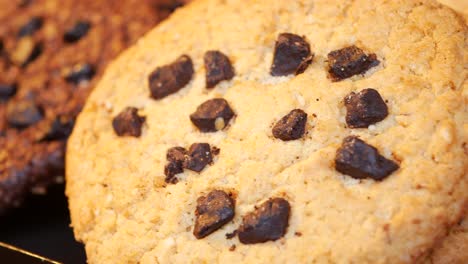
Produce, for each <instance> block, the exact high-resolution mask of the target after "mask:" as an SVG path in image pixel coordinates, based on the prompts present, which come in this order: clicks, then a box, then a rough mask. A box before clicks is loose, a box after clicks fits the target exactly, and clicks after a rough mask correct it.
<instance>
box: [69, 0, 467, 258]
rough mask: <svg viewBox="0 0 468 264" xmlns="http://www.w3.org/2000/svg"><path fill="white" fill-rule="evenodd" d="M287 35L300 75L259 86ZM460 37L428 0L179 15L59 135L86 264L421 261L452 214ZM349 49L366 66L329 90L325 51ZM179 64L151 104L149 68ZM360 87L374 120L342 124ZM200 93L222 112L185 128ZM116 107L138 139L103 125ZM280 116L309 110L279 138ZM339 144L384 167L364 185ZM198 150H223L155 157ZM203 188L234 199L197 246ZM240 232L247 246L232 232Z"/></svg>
mask: <svg viewBox="0 0 468 264" xmlns="http://www.w3.org/2000/svg"><path fill="white" fill-rule="evenodd" d="M285 32H287V33H293V34H297V35H298V36H305V39H306V40H307V42H308V43H309V44H310V51H311V53H313V60H312V62H311V63H310V61H308V63H310V65H306V66H304V67H305V69H303V68H301V70H303V73H299V74H297V75H295V74H294V73H293V74H290V75H287V76H280V77H272V75H271V73H270V69H271V65H272V62H273V55H274V52H275V42H276V41H277V39H278V36H279V35H280V34H281V33H285ZM466 34H467V28H466V25H465V24H464V22H463V20H462V19H461V18H460V17H458V16H457V15H456V14H455V13H454V12H452V11H451V10H449V9H448V8H445V7H442V6H440V5H439V4H437V3H435V2H434V1H430V0H427V1H398V0H393V1H383V0H378V1H371V0H355V1H331V2H330V1H329V0H328V1H321V0H315V1H312V0H302V1H269V0H257V1H249V4H248V6H246V5H245V3H241V2H240V1H230V0H224V1H221V0H201V1H196V2H194V3H193V4H191V5H189V6H188V7H186V8H183V9H180V10H179V11H176V13H175V14H174V15H173V16H172V18H170V19H169V20H168V21H166V22H164V23H162V24H161V25H160V26H158V27H157V28H156V29H154V30H153V31H151V32H150V33H149V34H148V35H146V36H145V37H144V38H143V39H141V40H140V41H139V42H138V43H137V44H136V45H135V46H134V47H132V48H131V49H129V50H127V51H126V52H125V53H124V54H123V55H121V56H120V58H119V59H117V60H116V61H115V62H113V63H112V65H111V66H110V67H109V68H108V70H107V73H106V74H105V75H104V77H103V79H102V81H101V82H100V84H99V85H98V87H97V89H96V90H95V91H94V92H93V93H92V95H91V97H90V98H89V101H88V102H87V104H86V106H85V109H84V111H83V112H82V114H81V115H80V117H79V118H78V121H77V125H76V127H75V130H74V132H73V134H72V137H71V140H70V141H69V144H68V153H67V154H68V155H67V195H68V197H69V201H70V209H71V216H72V225H73V227H74V230H75V235H76V237H77V238H78V239H80V240H82V241H83V242H84V243H85V244H86V252H87V256H88V259H89V262H90V263H310V262H317V263H329V262H334V263H349V262H354V263H410V262H415V261H423V260H424V259H426V257H427V255H428V254H429V253H430V251H431V249H432V248H433V247H434V246H435V245H436V244H437V242H438V241H439V240H440V239H442V238H443V237H444V236H445V235H446V233H447V229H448V228H450V227H451V226H452V225H454V224H455V223H456V222H458V221H459V219H460V217H461V213H462V211H463V208H464V207H465V206H466V200H467V193H466V190H467V188H468V179H467V176H466V169H467V164H466V155H467V151H468V150H467V147H466V132H467V129H468V128H467V123H468V122H467V121H468V120H467V115H466V108H465V107H466V102H467V97H466V96H467V90H466V89H467V84H466V74H467V71H466V69H465V68H464V65H465V64H466V63H467V58H468V57H467V54H466V51H467V49H466V43H467V42H466ZM351 45H356V46H358V47H360V48H362V49H363V50H364V51H365V52H366V53H367V54H371V53H372V54H375V55H376V58H377V59H378V60H379V62H380V63H379V64H378V65H377V66H375V67H372V68H370V69H369V70H368V71H367V72H366V73H365V74H363V75H354V76H353V77H351V78H347V79H344V80H340V81H336V80H333V79H332V78H330V75H329V73H328V58H327V54H329V53H330V52H331V51H335V50H339V49H342V48H344V47H349V46H351ZM210 50H218V51H220V52H222V53H223V54H225V55H226V56H227V57H228V58H229V59H230V61H231V62H232V66H233V68H234V72H235V76H234V77H233V78H232V79H231V80H225V81H222V82H220V83H218V84H217V85H216V86H215V87H214V88H211V89H207V88H206V80H205V74H206V73H205V67H204V60H203V58H204V54H205V53H206V52H207V51H210ZM304 50H306V48H302V49H301V50H300V51H301V52H302V51H304ZM183 54H186V55H187V56H189V57H190V58H191V60H192V61H193V76H192V78H191V80H190V82H189V83H188V84H187V85H184V86H183V87H182V88H180V89H179V87H178V86H176V85H175V84H174V86H173V88H174V91H175V92H173V93H172V94H170V95H167V96H165V97H164V98H158V99H154V98H151V92H152V91H153V90H151V89H150V86H151V85H150V84H149V76H150V75H151V76H159V75H158V74H155V69H156V68H158V67H163V66H165V68H164V70H161V68H159V69H160V72H162V71H167V72H176V70H174V69H175V66H168V65H172V64H173V63H174V62H176V61H177V60H180V58H182V59H183V58H184V57H181V55H183ZM298 54H299V53H298ZM305 54H306V53H305ZM303 57H304V58H305V56H303ZM308 59H310V57H309V58H308ZM186 61H187V59H184V62H186ZM275 61H276V60H275ZM181 72H183V71H181ZM185 72H190V71H185ZM296 73H297V71H296ZM182 76H184V78H183V79H184V80H185V79H186V78H185V77H186V76H185V75H183V74H182ZM155 85H156V86H151V87H153V88H154V87H158V85H157V82H156V83H155ZM175 88H177V89H175ZM366 88H373V89H375V90H377V91H378V92H379V94H380V95H381V97H382V98H383V100H384V101H385V104H386V106H387V107H388V116H386V117H385V118H383V120H381V119H382V118H380V117H379V119H378V120H381V121H378V122H375V123H374V124H371V125H369V126H368V127H367V128H350V127H349V126H348V125H347V123H346V122H347V121H346V114H347V108H346V107H345V103H344V98H345V97H346V96H347V95H349V94H350V93H351V92H356V93H358V92H360V91H362V90H364V89H366ZM155 89H156V88H155ZM213 98H224V99H225V100H226V101H227V102H228V104H229V106H230V108H232V110H233V112H234V113H235V116H234V117H233V118H232V119H229V123H228V124H225V123H224V121H223V120H224V119H223V118H224V117H222V118H221V119H222V120H221V119H220V120H221V121H223V122H221V121H220V122H221V123H222V125H221V126H219V129H217V128H216V127H217V126H216V124H215V128H216V130H218V131H217V132H203V131H201V129H200V127H197V126H196V125H194V123H192V122H191V118H190V117H191V114H193V113H194V112H195V111H197V108H198V107H199V106H200V105H201V104H202V103H204V102H206V101H207V100H209V99H213ZM127 107H135V108H137V109H138V114H136V113H135V112H133V115H132V116H129V117H128V119H129V120H143V119H142V117H141V116H144V122H138V124H141V135H139V136H118V135H117V134H116V132H115V131H114V129H113V120H114V118H115V117H116V116H118V115H119V114H120V113H122V112H124V109H126V108H127ZM293 109H301V110H303V111H304V112H305V113H306V114H307V123H306V125H305V132H304V134H301V135H300V136H299V137H296V136H294V137H293V140H281V139H280V138H277V137H275V136H274V135H273V133H272V128H273V127H276V124H277V123H278V121H280V120H282V118H283V117H286V116H287V115H288V113H290V112H291V110H293ZM302 116H303V115H302ZM211 118H212V119H210V120H208V121H207V122H215V121H216V120H215V119H213V118H214V117H211ZM286 119H287V118H286ZM286 119H285V120H286ZM226 120H227V119H226ZM291 120H292V121H295V119H294V118H293V119H291ZM297 120H299V119H297ZM300 120H303V119H300ZM299 123H300V122H299ZM299 123H298V122H296V123H294V124H299ZM210 125H212V123H210ZM210 128H212V126H211V127H210ZM301 129H302V127H301ZM131 131H133V130H132V129H127V130H125V131H124V132H126V133H129V132H131ZM301 132H302V130H301ZM132 135H138V133H133V134H132ZM350 135H355V136H358V137H359V138H360V139H361V140H363V141H365V142H366V143H368V144H369V145H371V146H373V147H375V148H376V149H377V150H378V153H380V154H381V155H382V156H383V157H385V158H386V159H388V160H391V161H392V162H395V163H396V164H398V166H397V167H395V165H392V166H393V167H392V168H391V170H389V171H391V172H390V174H389V175H384V176H385V177H383V178H379V179H378V180H374V179H372V178H364V179H355V178H353V177H350V176H348V175H345V174H342V173H339V172H337V170H336V169H335V164H334V163H335V156H336V152H337V149H339V148H340V147H341V146H342V144H343V143H342V142H343V140H344V139H345V138H346V137H347V136H350ZM202 142H205V143H209V145H210V146H214V147H216V148H219V153H218V155H213V156H211V155H210V158H212V159H213V160H212V162H211V164H208V163H207V164H204V165H206V166H204V167H203V169H202V170H201V171H200V172H199V173H198V172H195V171H193V170H190V169H186V168H187V166H186V165H185V163H184V162H182V161H177V158H176V157H175V154H174V155H173V156H170V157H169V155H168V157H166V154H167V153H168V149H171V148H173V147H176V146H181V147H183V148H187V149H188V148H189V147H190V146H192V144H194V143H202ZM179 150H180V152H182V153H185V152H184V151H182V149H179ZM207 153H208V152H207ZM182 155H186V154H182ZM169 160H171V162H172V161H174V160H175V161H174V164H175V165H178V166H179V165H180V166H184V169H183V168H182V167H179V168H177V169H178V170H177V174H176V178H177V181H174V182H171V181H165V179H166V176H167V175H165V173H164V172H165V166H166V165H167V162H168V161H169ZM177 162H180V163H177ZM181 164H182V165H181ZM181 171H182V173H180V172H181ZM215 190H222V191H224V192H225V193H226V194H225V195H224V196H225V197H227V196H226V195H228V194H229V195H230V194H232V197H234V199H235V209H234V216H233V218H232V220H230V217H218V218H217V219H218V220H219V221H217V222H216V224H219V225H221V227H219V228H217V229H216V230H215V231H213V232H212V233H210V234H208V235H206V236H205V233H203V235H200V234H198V235H199V237H202V236H204V237H203V238H197V237H195V236H194V233H193V232H194V226H195V222H196V221H199V219H198V218H199V217H203V213H204V211H203V212H200V210H201V209H199V208H205V207H206V205H204V204H203V203H202V202H203V201H204V200H206V199H207V198H206V197H208V196H209V193H211V192H212V191H215ZM200 197H202V198H201V200H200ZM271 198H274V199H273V200H271ZM225 200H226V199H225ZM200 201H201V202H200ZM284 201H287V202H288V203H289V204H288V205H286V203H285V202H284ZM274 202H276V204H275V203H274ZM270 204H273V207H271V208H273V209H271V210H270V211H268V208H267V207H268V206H269V205H270ZM275 205H277V207H274V206H275ZM289 206H290V212H289V211H287V210H288V208H289ZM208 207H209V206H208ZM219 207H220V208H229V210H232V208H234V207H233V206H232V205H231V206H224V207H223V206H219ZM274 208H279V209H278V210H276V211H275V210H274ZM203 210H205V209H203ZM262 210H263V211H265V212H267V213H268V214H269V215H270V216H271V217H272V218H274V217H276V218H275V219H276V220H278V221H279V222H278V223H280V224H278V226H281V228H284V225H283V224H284V219H285V218H288V217H289V218H288V219H289V220H288V224H287V229H286V230H285V233H284V234H283V231H284V229H282V230H281V232H278V235H275V236H274V238H272V237H273V236H269V237H268V236H264V237H263V238H259V237H255V235H256V234H253V235H252V233H247V232H246V230H248V228H250V227H251V226H256V225H257V224H258V223H257V222H256V219H259V218H255V213H258V212H259V211H260V212H262ZM195 212H196V214H195ZM208 214H212V215H217V212H216V211H214V212H210V211H209V210H208ZM259 214H260V213H259ZM218 216H219V215H218ZM281 221H283V222H281ZM214 222H215V221H212V223H214ZM225 222H227V223H225ZM220 223H221V224H220ZM275 223H276V222H275ZM257 226H258V225H257ZM211 227H213V225H212V226H211ZM239 227H242V228H240V231H241V232H244V234H242V237H243V238H242V239H243V240H244V242H242V241H240V240H239V236H235V234H233V233H232V232H233V231H235V230H237V229H239ZM210 232H211V230H210ZM231 236H234V237H232V238H230V239H229V237H231ZM278 237H280V238H279V239H278ZM262 239H263V240H265V239H266V240H268V239H270V240H268V241H266V242H261V243H259V242H258V241H260V240H262ZM252 241H254V242H255V243H246V242H252Z"/></svg>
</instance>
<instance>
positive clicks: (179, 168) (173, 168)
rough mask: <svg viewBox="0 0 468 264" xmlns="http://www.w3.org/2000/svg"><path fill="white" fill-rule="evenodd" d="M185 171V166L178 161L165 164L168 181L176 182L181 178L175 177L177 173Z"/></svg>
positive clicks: (165, 179)
mask: <svg viewBox="0 0 468 264" xmlns="http://www.w3.org/2000/svg"><path fill="white" fill-rule="evenodd" d="M182 172H184V166H183V165H182V164H181V163H178V162H172V161H170V162H168V163H167V164H166V165H165V166H164V175H166V177H165V178H164V181H165V182H166V183H172V184H176V183H177V182H178V181H179V180H178V179H177V177H175V176H176V175H177V174H179V173H182Z"/></svg>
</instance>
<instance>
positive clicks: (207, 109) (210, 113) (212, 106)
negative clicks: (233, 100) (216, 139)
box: [190, 98, 234, 132]
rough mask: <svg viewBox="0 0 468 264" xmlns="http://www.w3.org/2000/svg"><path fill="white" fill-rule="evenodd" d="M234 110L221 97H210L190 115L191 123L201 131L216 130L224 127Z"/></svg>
mask: <svg viewBox="0 0 468 264" xmlns="http://www.w3.org/2000/svg"><path fill="white" fill-rule="evenodd" d="M233 116H234V112H233V111H232V109H231V107H230V106H229V104H228V102H227V101H226V100H224V99H222V98H215V99H210V100H208V101H206V102H204V103H202V104H201V105H199V106H198V107H197V110H196V111H195V112H194V113H193V114H191V115H190V120H191V121H192V123H193V124H194V125H195V126H196V127H198V129H200V131H202V132H216V131H218V130H221V129H223V128H225V127H226V125H227V124H228V123H229V120H231V118H232V117H233Z"/></svg>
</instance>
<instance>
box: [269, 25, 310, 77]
mask: <svg viewBox="0 0 468 264" xmlns="http://www.w3.org/2000/svg"><path fill="white" fill-rule="evenodd" d="M313 57H314V55H313V54H312V53H311V51H310V45H309V43H308V42H307V41H306V40H305V39H304V38H303V37H301V36H298V35H295V34H291V33H282V34H280V35H279V36H278V39H277V40H276V44H275V54H274V57H273V64H272V65H271V70H270V73H271V75H273V76H285V75H289V74H293V73H294V74H295V75H298V74H301V73H303V72H304V71H305V70H306V69H307V67H308V66H309V65H310V64H311V63H312V60H313Z"/></svg>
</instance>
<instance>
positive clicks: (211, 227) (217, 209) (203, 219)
mask: <svg viewBox="0 0 468 264" xmlns="http://www.w3.org/2000/svg"><path fill="white" fill-rule="evenodd" d="M234 207H235V201H234V199H232V197H231V196H230V195H229V194H227V193H226V192H224V191H221V190H214V191H211V192H210V193H208V195H206V196H201V197H200V198H198V199H197V209H196V210H195V217H196V219H195V227H194V229H193V235H194V236H195V237H196V238H197V239H201V238H204V237H206V236H208V235H209V234H211V233H213V232H214V231H216V230H218V229H219V228H221V227H222V226H223V225H225V224H226V223H228V222H229V221H231V220H232V219H233V218H234Z"/></svg>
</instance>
